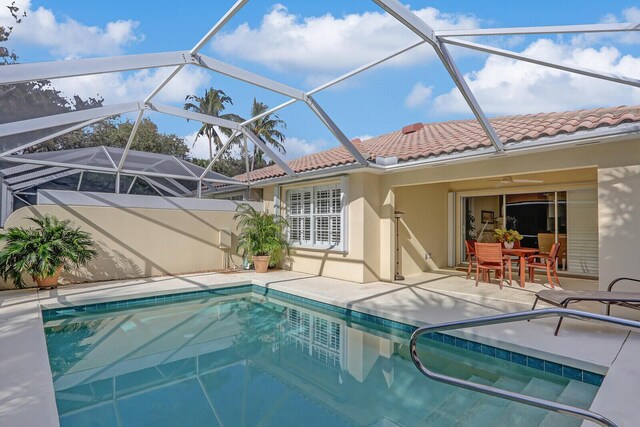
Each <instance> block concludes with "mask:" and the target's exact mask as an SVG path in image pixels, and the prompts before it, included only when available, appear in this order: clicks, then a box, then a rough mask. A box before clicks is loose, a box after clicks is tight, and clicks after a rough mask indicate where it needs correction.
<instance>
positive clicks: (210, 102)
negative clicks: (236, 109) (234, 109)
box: [184, 88, 242, 160]
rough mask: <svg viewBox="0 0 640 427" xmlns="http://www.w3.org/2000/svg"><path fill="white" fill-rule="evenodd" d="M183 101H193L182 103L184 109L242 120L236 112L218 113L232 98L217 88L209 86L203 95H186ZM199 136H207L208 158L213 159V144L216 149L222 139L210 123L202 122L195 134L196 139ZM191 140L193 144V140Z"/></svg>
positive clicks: (220, 144) (219, 146)
mask: <svg viewBox="0 0 640 427" xmlns="http://www.w3.org/2000/svg"><path fill="white" fill-rule="evenodd" d="M185 101H193V102H187V103H186V104H184V109H185V110H189V111H193V112H195V113H200V114H206V115H208V116H213V117H220V118H221V119H226V120H233V121H236V122H240V121H242V119H241V118H240V117H239V116H238V115H236V114H220V113H222V112H223V111H224V109H225V108H226V104H231V105H232V104H233V100H232V99H231V97H229V96H227V94H225V93H224V92H223V91H221V90H219V89H214V88H209V89H207V90H206V91H205V92H204V96H197V95H188V96H187V97H186V98H185ZM223 131H224V132H225V133H227V132H228V130H226V129H225V130H223ZM201 136H205V137H206V138H207V141H208V143H209V159H210V160H211V159H213V147H214V145H215V147H216V151H217V150H219V149H220V148H221V147H222V141H221V140H220V137H219V136H218V133H217V132H216V130H215V129H214V125H212V124H210V123H202V126H201V127H200V129H199V130H198V133H197V135H196V140H197V139H198V138H199V137H201ZM193 142H194V144H195V141H193Z"/></svg>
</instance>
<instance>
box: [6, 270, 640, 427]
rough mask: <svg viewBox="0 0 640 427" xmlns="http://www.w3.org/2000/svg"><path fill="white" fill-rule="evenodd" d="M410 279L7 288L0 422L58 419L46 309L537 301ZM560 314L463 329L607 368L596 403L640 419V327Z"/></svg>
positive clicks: (503, 306) (395, 316)
mask: <svg viewBox="0 0 640 427" xmlns="http://www.w3.org/2000/svg"><path fill="white" fill-rule="evenodd" d="M420 279H421V280H420V281H415V280H414V281H413V282H411V281H409V282H408V283H403V284H398V283H385V282H374V283H368V284H358V283H353V282H346V281H341V280H336V279H330V278H325V277H318V276H310V275H305V274H302V273H293V272H286V271H278V272H270V273H268V274H263V275H260V274H256V273H244V272H243V273H237V274H213V273H207V274H194V275H184V276H176V277H159V278H149V279H140V280H126V281H114V282H103V283H94V284H82V285H71V286H65V287H61V288H59V289H57V290H54V291H43V292H37V291H36V290H23V291H5V292H0V360H2V363H0V378H2V382H0V425H25V426H26V425H38V426H58V425H59V423H58V416H57V410H56V405H55V396H54V391H53V381H52V378H51V371H50V368H49V361H48V357H47V351H46V344H45V340H44V328H43V324H42V316H41V309H42V308H55V307H63V306H73V305H83V304H94V303H99V302H107V301H115V300H123V299H129V298H140V297H145V296H154V295H161V294H170V293H179V292H188V291H193V290H201V289H211V288H219V287H228V286H235V285H241V284H255V285H259V286H263V287H267V288H270V289H275V290H279V291H283V292H287V293H290V294H294V295H298V296H301V297H306V298H310V299H314V300H316V301H320V302H324V303H327V304H332V305H337V306H341V307H346V308H351V309H353V310H357V311H361V312H365V313H369V314H373V315H377V316H381V317H384V318H387V319H390V320H395V321H399V322H403V323H408V324H413V325H423V324H428V323H438V322H446V321H451V320H458V319H462V318H471V317H479V316H487V315H493V314H498V313H501V312H513V311H521V310H526V309H529V308H530V305H531V303H532V302H533V295H534V292H533V290H535V287H530V289H529V291H530V292H526V293H523V292H520V293H515V292H516V291H520V290H518V289H517V288H514V289H507V288H505V289H504V290H503V291H500V292H495V290H493V289H491V288H488V287H486V286H485V287H484V288H482V289H481V288H475V289H473V288H469V281H466V280H464V278H463V277H462V278H460V277H451V276H449V275H443V274H437V273H433V274H431V275H427V276H421V278H420ZM555 324H556V320H555V319H543V320H536V321H533V322H519V323H513V324H508V325H495V326H488V327H482V328H470V329H469V330H467V331H465V332H459V333H458V335H460V336H465V337H467V338H469V337H471V338H473V339H475V340H480V341H482V342H484V343H486V344H490V345H495V346H497V347H500V348H504V349H507V350H512V351H518V352H522V353H525V354H528V355H531V356H536V357H540V358H543V359H546V360H551V361H555V362H559V363H563V364H566V365H570V366H575V367H577V368H581V369H585V370H590V371H593V372H598V373H607V376H606V377H605V381H604V383H603V385H602V387H601V388H600V391H599V392H598V395H597V396H596V399H595V400H594V402H593V406H592V408H593V410H595V411H597V412H600V413H602V414H603V415H609V416H611V418H612V419H614V420H615V421H616V422H618V423H619V425H620V426H635V425H638V420H639V418H638V417H637V416H636V415H635V414H634V413H633V412H634V410H635V406H636V405H637V393H638V391H640V368H639V367H638V363H637V360H636V359H637V355H638V354H640V334H630V333H629V332H627V331H624V330H621V329H619V328H613V327H608V326H603V325H597V324H593V323H588V322H579V321H573V320H567V321H565V323H564V324H563V327H562V329H561V332H560V336H558V337H554V336H553V329H554V327H555Z"/></svg>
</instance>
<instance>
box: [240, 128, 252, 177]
mask: <svg viewBox="0 0 640 427" xmlns="http://www.w3.org/2000/svg"><path fill="white" fill-rule="evenodd" d="M242 143H243V146H244V167H245V170H246V172H247V185H249V186H251V172H250V171H249V147H248V144H247V137H246V136H245V137H244V138H242Z"/></svg>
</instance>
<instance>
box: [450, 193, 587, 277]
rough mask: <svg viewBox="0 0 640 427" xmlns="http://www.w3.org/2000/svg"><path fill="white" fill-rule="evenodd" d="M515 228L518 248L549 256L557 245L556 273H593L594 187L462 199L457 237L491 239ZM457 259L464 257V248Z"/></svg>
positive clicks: (479, 239)
mask: <svg viewBox="0 0 640 427" xmlns="http://www.w3.org/2000/svg"><path fill="white" fill-rule="evenodd" d="M502 227H505V228H508V229H513V230H517V231H518V232H519V233H520V234H522V235H523V239H522V241H521V242H520V243H521V246H523V247H530V248H537V249H539V251H540V252H541V253H549V251H550V250H551V246H552V245H553V243H555V242H559V243H561V244H562V246H561V250H560V255H559V267H560V270H564V271H567V272H568V273H572V274H579V275H587V276H597V275H598V210H597V193H596V190H595V189H585V190H570V191H546V192H532V193H511V194H495V195H483V196H472V197H463V198H462V224H461V229H462V236H463V237H464V239H467V240H468V239H474V240H477V241H479V242H493V241H495V232H494V230H495V229H496V228H502ZM461 249H462V257H461V259H463V260H464V259H466V253H465V250H464V244H462V245H461Z"/></svg>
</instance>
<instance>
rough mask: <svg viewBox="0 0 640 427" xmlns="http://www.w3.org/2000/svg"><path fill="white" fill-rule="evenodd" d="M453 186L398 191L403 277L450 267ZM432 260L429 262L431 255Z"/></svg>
mask: <svg viewBox="0 0 640 427" xmlns="http://www.w3.org/2000/svg"><path fill="white" fill-rule="evenodd" d="M448 191H449V185H448V184H446V183H442V184H431V185H412V186H407V187H400V188H398V189H397V190H396V191H395V194H396V209H397V210H399V211H401V212H404V213H405V215H404V216H403V217H402V218H401V219H400V220H399V229H400V236H399V245H400V248H401V257H400V259H401V262H400V271H401V272H402V274H403V275H405V276H406V275H410V274H416V273H419V272H421V271H430V270H437V269H438V266H445V265H447V193H448ZM428 253H430V254H431V258H430V259H427V254H428Z"/></svg>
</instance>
